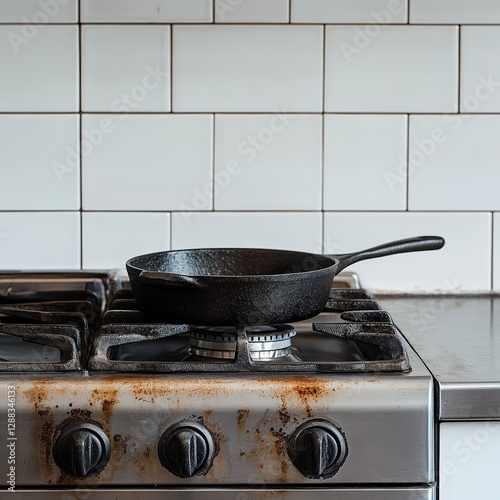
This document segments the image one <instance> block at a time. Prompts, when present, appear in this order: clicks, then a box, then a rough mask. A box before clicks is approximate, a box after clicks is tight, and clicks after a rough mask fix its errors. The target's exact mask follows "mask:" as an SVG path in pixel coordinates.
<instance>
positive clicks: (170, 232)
mask: <svg viewBox="0 0 500 500" xmlns="http://www.w3.org/2000/svg"><path fill="white" fill-rule="evenodd" d="M167 213H168V221H169V238H170V245H169V250H172V235H173V230H172V225H173V217H172V215H173V214H172V212H167Z"/></svg>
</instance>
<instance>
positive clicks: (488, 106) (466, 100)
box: [460, 26, 500, 113]
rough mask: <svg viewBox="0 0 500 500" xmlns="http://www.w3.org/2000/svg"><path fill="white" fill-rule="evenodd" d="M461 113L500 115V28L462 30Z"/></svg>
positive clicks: (473, 27) (483, 27)
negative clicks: (493, 113)
mask: <svg viewBox="0 0 500 500" xmlns="http://www.w3.org/2000/svg"><path fill="white" fill-rule="evenodd" d="M461 35H462V52H461V66H460V71H461V82H460V101H461V103H460V105H461V108H460V110H461V111H462V113H476V112H490V111H493V112H498V111H500V90H499V89H500V66H499V65H498V59H499V57H500V26H464V27H462V33H461Z"/></svg>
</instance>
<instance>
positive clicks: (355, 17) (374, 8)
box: [291, 0, 408, 24]
mask: <svg viewBox="0 0 500 500" xmlns="http://www.w3.org/2000/svg"><path fill="white" fill-rule="evenodd" d="M407 7H408V6H407V0H291V9H292V22H293V23H318V24H322V23H374V24H390V23H406V21H407V14H408V8H407Z"/></svg>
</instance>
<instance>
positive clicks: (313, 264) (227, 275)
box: [127, 236, 444, 326]
mask: <svg viewBox="0 0 500 500" xmlns="http://www.w3.org/2000/svg"><path fill="white" fill-rule="evenodd" d="M443 245H444V239H443V238H440V237H438V236H421V237H418V238H410V239H407V240H400V241H395V242H392V243H387V244H385V245H380V246H377V247H374V248H369V249H367V250H362V251H360V252H355V253H350V254H343V255H317V254H311V253H303V252H291V251H286V250H263V249H248V248H209V249H197V250H173V251H169V252H159V253H152V254H148V255H141V256H139V257H134V258H132V259H130V260H129V261H128V262H127V271H128V274H129V277H130V283H131V285H132V290H133V292H134V296H135V298H136V300H137V305H138V307H139V308H140V309H141V310H142V311H143V312H144V313H145V314H147V315H148V316H151V317H154V318H157V319H161V320H163V321H167V322H170V323H188V324H192V325H207V326H210V325H214V326H216V325H274V324H282V323H290V322H293V321H299V320H302V319H306V318H310V317H312V316H315V315H316V314H319V313H320V312H321V310H322V309H323V308H324V307H325V304H326V301H327V299H328V294H329V292H330V288H331V286H332V280H333V277H334V276H335V275H336V274H338V273H339V272H340V271H342V270H343V269H344V268H346V267H347V266H350V265H351V264H354V263H355V262H358V261H360V260H366V259H373V258H375V257H383V256H385V255H392V254H397V253H404V252H415V251H419V250H437V249H439V248H441V247H442V246H443Z"/></svg>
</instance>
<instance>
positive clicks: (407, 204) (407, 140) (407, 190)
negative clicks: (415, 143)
mask: <svg viewBox="0 0 500 500" xmlns="http://www.w3.org/2000/svg"><path fill="white" fill-rule="evenodd" d="M406 211H407V212H409V211H410V114H407V115H406Z"/></svg>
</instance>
